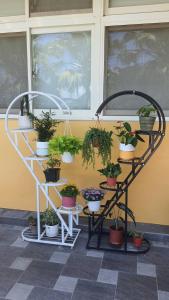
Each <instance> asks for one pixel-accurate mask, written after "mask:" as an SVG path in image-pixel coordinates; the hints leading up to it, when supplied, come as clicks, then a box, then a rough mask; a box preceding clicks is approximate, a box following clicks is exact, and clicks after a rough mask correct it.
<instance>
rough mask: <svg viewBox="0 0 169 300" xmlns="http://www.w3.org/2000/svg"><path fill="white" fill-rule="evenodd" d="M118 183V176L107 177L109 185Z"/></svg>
mask: <svg viewBox="0 0 169 300" xmlns="http://www.w3.org/2000/svg"><path fill="white" fill-rule="evenodd" d="M116 183H117V179H116V178H111V177H107V185H108V186H115V185H116Z"/></svg>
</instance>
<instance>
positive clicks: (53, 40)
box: [32, 31, 91, 109]
mask: <svg viewBox="0 0 169 300" xmlns="http://www.w3.org/2000/svg"><path fill="white" fill-rule="evenodd" d="M32 47H33V89H34V90H39V91H43V92H48V93H52V94H55V95H57V96H60V97H61V98H62V99H63V100H64V101H65V102H66V103H67V104H68V105H69V107H70V108H71V109H90V83H91V33H90V32H89V31H85V32H67V33H51V34H40V35H33V38H32ZM38 103H39V102H38V101H37V102H36V104H35V105H36V107H35V108H41V107H42V105H43V108H50V107H51V102H50V105H49V104H48V102H47V101H46V100H45V102H42V101H41V102H40V104H38Z"/></svg>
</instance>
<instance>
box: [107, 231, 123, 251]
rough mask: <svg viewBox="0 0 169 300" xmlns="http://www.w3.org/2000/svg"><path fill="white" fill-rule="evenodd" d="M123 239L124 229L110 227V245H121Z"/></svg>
mask: <svg viewBox="0 0 169 300" xmlns="http://www.w3.org/2000/svg"><path fill="white" fill-rule="evenodd" d="M123 241H124V230H123V228H119V229H114V228H112V227H110V232H109V243H110V244H112V245H119V246H120V245H122V244H123Z"/></svg>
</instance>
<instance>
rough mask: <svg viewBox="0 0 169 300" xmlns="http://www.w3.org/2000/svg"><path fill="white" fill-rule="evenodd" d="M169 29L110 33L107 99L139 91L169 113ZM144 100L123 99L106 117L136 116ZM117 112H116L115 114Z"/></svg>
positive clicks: (135, 98) (134, 98) (111, 108)
mask: <svg viewBox="0 0 169 300" xmlns="http://www.w3.org/2000/svg"><path fill="white" fill-rule="evenodd" d="M168 49H169V29H168V28H159V29H145V30H129V31H116V32H113V31H111V30H109V31H108V32H107V59H106V80H105V97H106V96H110V95H112V94H114V93H116V92H119V91H122V90H138V91H141V92H143V93H146V94H148V95H150V96H152V97H153V98H154V99H155V100H157V101H158V102H159V103H160V105H161V106H162V108H163V109H164V110H165V111H168V110H169V96H168V83H169V59H168ZM140 99H141V98H137V97H136V96H128V97H126V96H125V97H123V99H122V98H119V100H116V101H115V103H111V104H110V105H108V106H107V108H106V111H105V114H120V115H132V114H135V113H136V110H137V109H138V107H140V105H142V104H144V103H143V101H141V100H140ZM111 110H113V111H111Z"/></svg>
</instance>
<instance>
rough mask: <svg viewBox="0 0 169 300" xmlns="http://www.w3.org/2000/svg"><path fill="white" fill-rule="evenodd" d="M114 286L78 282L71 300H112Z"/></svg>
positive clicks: (84, 281) (85, 281) (92, 282)
mask: <svg viewBox="0 0 169 300" xmlns="http://www.w3.org/2000/svg"><path fill="white" fill-rule="evenodd" d="M114 294H115V286H113V285H110V284H105V283H101V282H94V281H87V280H79V281H78V283H77V286H76V289H75V292H74V294H73V297H72V300H89V299H90V300H103V299H104V300H113V299H114Z"/></svg>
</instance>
